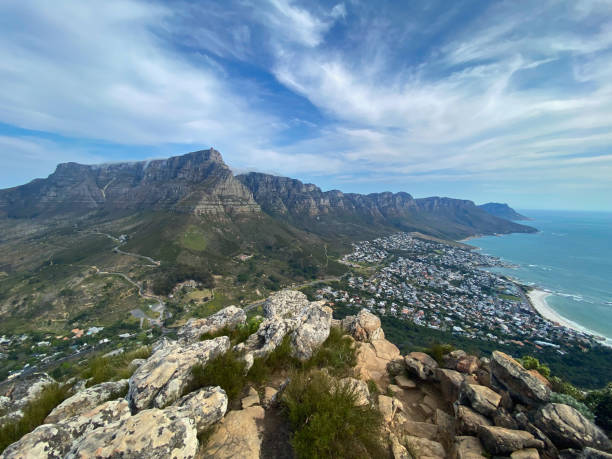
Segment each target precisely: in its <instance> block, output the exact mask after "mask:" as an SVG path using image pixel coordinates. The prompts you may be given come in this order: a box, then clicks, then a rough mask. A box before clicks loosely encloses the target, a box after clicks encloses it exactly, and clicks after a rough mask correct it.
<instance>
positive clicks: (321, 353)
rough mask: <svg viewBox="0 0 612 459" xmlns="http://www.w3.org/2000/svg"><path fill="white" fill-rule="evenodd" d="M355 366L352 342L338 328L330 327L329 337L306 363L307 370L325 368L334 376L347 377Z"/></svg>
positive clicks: (355, 356) (355, 357)
mask: <svg viewBox="0 0 612 459" xmlns="http://www.w3.org/2000/svg"><path fill="white" fill-rule="evenodd" d="M355 365H357V355H356V352H355V343H354V341H353V340H352V339H351V338H350V337H348V336H347V335H345V334H344V332H343V331H342V330H341V329H340V328H336V327H332V328H331V329H330V330H329V336H328V338H327V339H326V340H325V342H324V343H323V345H322V346H321V347H319V349H317V351H316V352H315V353H314V355H313V356H312V357H311V359H310V360H309V361H308V362H307V365H306V367H307V368H313V367H317V368H327V369H328V370H329V371H330V373H331V374H333V375H335V376H347V373H348V371H349V370H350V369H351V368H353V367H354V366H355Z"/></svg>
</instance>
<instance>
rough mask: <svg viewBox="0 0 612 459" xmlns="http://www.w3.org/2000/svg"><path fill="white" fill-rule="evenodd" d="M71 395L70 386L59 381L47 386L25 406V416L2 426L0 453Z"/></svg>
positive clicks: (0, 429)
mask: <svg viewBox="0 0 612 459" xmlns="http://www.w3.org/2000/svg"><path fill="white" fill-rule="evenodd" d="M69 396H70V391H69V388H68V386H62V385H59V384H57V383H54V384H50V385H48V386H45V388H44V389H43V390H42V391H41V393H40V395H39V396H38V397H36V398H35V399H34V400H32V401H30V402H29V403H28V404H27V405H26V406H25V408H24V409H23V417H22V418H21V419H20V420H19V421H16V422H14V423H10V424H5V425H3V426H2V427H0V453H1V452H2V451H4V450H5V449H6V447H7V446H9V445H10V444H11V443H14V442H16V441H18V440H19V439H20V438H21V437H23V436H24V435H25V434H27V433H29V432H31V431H32V430H34V429H35V428H36V427H38V426H39V425H41V424H42V423H43V422H44V420H45V418H46V417H47V415H48V414H49V413H50V412H51V410H53V408H55V407H56V406H57V405H59V404H60V403H62V402H63V401H64V400H66V399H67V398H68V397H69Z"/></svg>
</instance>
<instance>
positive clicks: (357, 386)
mask: <svg viewBox="0 0 612 459" xmlns="http://www.w3.org/2000/svg"><path fill="white" fill-rule="evenodd" d="M339 387H341V388H344V389H346V390H348V391H350V392H351V393H353V394H354V395H355V405H357V406H363V405H368V404H369V403H370V390H369V389H368V385H367V384H366V383H365V381H362V380H360V379H355V378H343V379H341V380H340V381H339Z"/></svg>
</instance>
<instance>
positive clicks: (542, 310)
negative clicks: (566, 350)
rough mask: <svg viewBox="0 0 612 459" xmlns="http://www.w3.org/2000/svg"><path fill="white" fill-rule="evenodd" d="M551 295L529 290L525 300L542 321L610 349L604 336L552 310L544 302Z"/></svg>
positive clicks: (608, 340)
mask: <svg viewBox="0 0 612 459" xmlns="http://www.w3.org/2000/svg"><path fill="white" fill-rule="evenodd" d="M551 295H552V293H550V292H547V291H544V290H539V289H537V288H535V289H533V290H531V291H530V292H529V293H527V298H529V302H530V303H531V306H532V307H533V309H535V310H536V312H537V313H538V314H539V315H540V316H542V317H543V318H544V319H546V320H548V321H550V322H553V323H556V324H558V325H561V326H563V327H566V328H571V329H572V330H575V331H577V332H580V333H585V334H587V335H590V336H592V337H594V338H595V339H596V340H597V341H598V342H599V343H601V344H603V345H605V346H608V347H612V340H611V339H609V338H606V337H605V336H602V335H600V334H599V333H596V332H594V331H592V330H589V329H588V328H585V327H583V326H581V325H578V324H577V323H576V322H573V321H571V320H569V319H567V318H565V317H563V316H562V315H560V314H559V313H558V312H557V311H555V310H554V309H552V308H551V307H550V306H549V305H548V303H547V301H546V298H548V297H549V296H551Z"/></svg>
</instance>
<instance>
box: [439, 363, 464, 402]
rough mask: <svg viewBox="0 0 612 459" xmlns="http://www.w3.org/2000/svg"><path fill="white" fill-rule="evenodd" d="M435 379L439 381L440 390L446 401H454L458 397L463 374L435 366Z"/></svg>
mask: <svg viewBox="0 0 612 459" xmlns="http://www.w3.org/2000/svg"><path fill="white" fill-rule="evenodd" d="M435 375H436V379H437V380H438V381H440V390H441V391H442V394H444V397H445V398H446V400H447V401H449V402H450V403H454V402H455V401H456V400H457V399H458V398H459V392H460V390H461V385H462V384H463V376H462V375H461V373H459V372H458V371H455V370H447V369H446V368H436V371H435Z"/></svg>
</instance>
